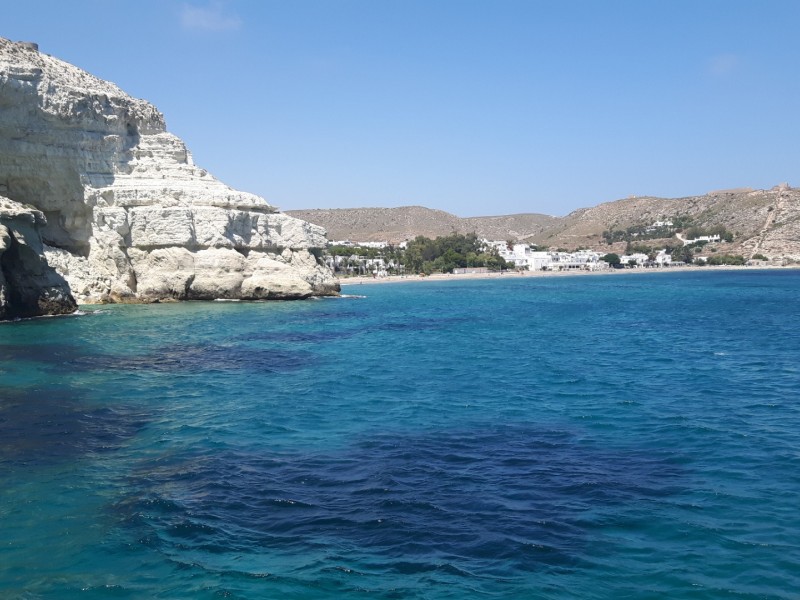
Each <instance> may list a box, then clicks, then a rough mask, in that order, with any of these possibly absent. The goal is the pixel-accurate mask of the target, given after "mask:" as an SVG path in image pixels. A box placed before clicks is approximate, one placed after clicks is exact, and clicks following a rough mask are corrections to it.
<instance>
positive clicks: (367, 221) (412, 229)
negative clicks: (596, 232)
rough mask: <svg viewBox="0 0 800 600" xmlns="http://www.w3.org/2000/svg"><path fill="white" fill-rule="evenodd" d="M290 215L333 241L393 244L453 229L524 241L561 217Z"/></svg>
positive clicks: (342, 211)
mask: <svg viewBox="0 0 800 600" xmlns="http://www.w3.org/2000/svg"><path fill="white" fill-rule="evenodd" d="M286 214H288V215H291V216H293V217H295V218H298V219H303V220H305V221H308V222H309V223H314V224H315V225H321V226H322V227H324V228H325V229H327V230H328V239H329V240H352V241H358V242H379V241H385V242H389V243H393V244H397V243H399V242H402V241H404V240H408V239H413V238H414V237H416V236H418V235H424V236H426V237H430V238H435V237H437V236H440V235H449V234H451V233H453V232H456V233H461V234H467V233H475V234H477V235H478V236H479V237H483V238H489V239H499V240H507V239H514V240H521V239H525V238H529V237H531V236H534V235H540V234H541V233H542V232H544V231H547V230H548V229H549V228H550V227H552V226H553V225H555V224H556V223H557V222H558V221H559V219H558V218H557V217H550V216H548V215H537V214H522V215H506V216H499V217H469V218H461V217H457V216H456V215H453V214H450V213H448V212H444V211H442V210H433V209H430V208H425V207H422V206H401V207H398V208H332V209H311V210H288V211H286Z"/></svg>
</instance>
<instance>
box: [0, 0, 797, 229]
mask: <svg viewBox="0 0 800 600" xmlns="http://www.w3.org/2000/svg"><path fill="white" fill-rule="evenodd" d="M0 14H1V15H2V18H0V36H2V37H5V38H9V39H12V40H17V41H33V42H37V43H38V44H39V48H40V51H42V52H45V53H47V54H51V55H53V56H56V57H58V58H61V59H63V60H66V61H67V62H70V63H72V64H74V65H77V66H79V67H81V68H82V69H84V70H86V71H89V72H90V73H92V74H94V75H97V76H99V77H102V78H103V79H108V80H110V81H113V82H114V83H116V84H117V85H119V86H120V87H121V88H122V89H123V90H125V91H126V92H128V93H129V94H131V95H133V96H136V97H139V98H144V99H146V100H148V101H150V102H152V103H153V104H155V105H156V107H158V109H159V110H160V111H161V112H162V113H164V115H165V117H166V121H167V128H168V129H169V131H171V132H173V133H175V134H176V135H178V136H180V137H181V138H183V139H184V141H185V142H186V143H187V145H188V147H189V150H190V151H191V152H192V154H193V157H194V160H195V162H196V163H197V164H198V165H200V166H202V167H203V168H205V169H207V170H209V171H210V172H211V173H213V174H214V175H215V176H216V177H217V178H219V179H221V180H222V181H224V182H225V183H227V184H228V185H231V186H233V187H235V188H237V189H241V190H245V191H249V192H253V193H256V194H258V195H260V196H263V197H264V198H265V199H266V200H267V201H268V202H270V203H271V204H274V205H276V206H278V207H280V208H281V209H283V210H292V209H301V208H346V207H364V206H385V207H392V206H406V205H422V206H427V207H429V208H437V209H441V210H445V211H448V212H451V213H454V214H456V215H459V216H462V217H466V216H480V215H499V214H512V213H527V212H533V213H545V214H551V215H558V216H560V215H565V214H567V213H569V212H571V211H573V210H575V209H577V208H581V207H587V206H594V205H596V204H599V203H601V202H606V201H610V200H617V199H620V198H626V197H628V196H631V195H639V196H645V195H649V196H661V197H683V196H690V195H698V194H704V193H706V192H709V191H712V190H718V189H728V188H737V187H753V188H759V189H766V188H770V187H772V186H774V185H777V184H779V183H782V182H789V183H790V184H796V185H800V177H797V173H798V167H800V110H798V106H800V77H799V76H798V74H799V73H800V44H798V42H797V24H798V23H800V1H797V0H592V1H590V0H519V1H518V0H279V1H273V0H187V1H179V0H135V1H134V0H70V1H69V2H65V1H63V0H26V1H25V2H20V1H19V0H0Z"/></svg>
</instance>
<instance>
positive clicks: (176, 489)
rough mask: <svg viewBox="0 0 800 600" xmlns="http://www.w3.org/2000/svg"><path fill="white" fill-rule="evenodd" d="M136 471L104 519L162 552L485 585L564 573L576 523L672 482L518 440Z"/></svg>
mask: <svg viewBox="0 0 800 600" xmlns="http://www.w3.org/2000/svg"><path fill="white" fill-rule="evenodd" d="M141 471H142V475H141V478H140V479H139V480H136V481H134V482H132V483H133V488H134V489H138V490H139V493H138V494H137V495H134V496H131V497H130V498H128V499H127V500H126V501H125V502H123V503H121V504H120V505H118V507H117V508H118V510H119V511H121V512H122V513H123V515H124V519H126V520H127V522H128V524H129V525H130V526H132V527H134V528H136V529H137V530H139V532H140V533H139V534H138V535H139V539H141V540H143V541H144V542H145V543H147V544H149V545H153V546H157V547H160V548H163V549H164V550H165V551H169V549H170V548H176V547H180V548H182V549H186V548H190V549H193V550H199V551H205V552H208V553H212V554H217V553H226V552H230V553H259V552H265V553H269V552H298V553H301V554H302V553H303V551H304V549H308V548H314V547H326V548H337V549H338V550H337V551H339V552H341V553H342V555H343V556H347V554H348V553H353V554H354V555H361V554H362V550H363V551H366V552H369V554H370V555H376V554H377V555H380V556H382V557H383V559H382V561H381V563H380V564H367V565H364V563H363V562H362V563H361V567H359V568H364V569H366V570H369V571H374V572H385V571H390V572H394V573H399V574H409V573H423V572H426V571H429V570H431V569H438V568H439V567H441V566H442V565H447V566H448V567H449V568H451V569H454V570H455V571H456V572H460V571H463V572H472V573H476V572H477V573H483V574H489V575H491V576H493V577H505V576H508V575H509V573H513V572H519V571H529V570H532V569H538V568H541V567H542V566H548V567H556V568H566V569H569V568H573V567H575V566H577V565H578V563H580V561H581V549H582V547H583V544H584V539H585V537H586V534H587V527H589V526H590V525H588V523H590V522H592V521H595V520H597V519H603V518H608V516H609V515H614V514H619V510H620V506H628V505H630V504H631V503H637V502H643V501H651V500H655V501H658V499H659V498H663V497H665V496H669V495H671V494H673V493H675V492H676V489H677V488H676V481H677V480H678V478H679V475H680V474H679V472H678V471H677V467H676V466H675V465H674V464H671V463H670V461H669V460H668V457H661V458H659V457H657V456H656V457H653V456H652V454H645V453H644V452H635V451H633V452H628V451H614V450H607V449H604V448H601V447H597V446H596V445H593V444H588V443H585V442H582V441H581V440H579V439H576V438H575V437H574V436H573V435H571V434H569V433H567V432H564V431H553V430H545V429H537V428H535V427H530V426H527V427H524V426H508V427H494V428H492V427H489V428H486V429H471V430H461V431H444V432H433V433H430V434H427V435H420V436H401V435H388V434H387V435H380V436H376V437H374V438H371V439H367V440H364V441H362V442H360V443H358V444H357V445H356V446H354V447H353V448H352V449H350V450H349V451H346V452H343V453H340V454H333V455H331V454H312V455H296V456H283V457H281V458H265V457H264V456H261V455H254V454H247V453H242V452H235V451H219V450H218V449H217V450H214V451H213V452H211V451H209V452H207V453H198V454H196V455H193V456H185V457H183V459H179V458H176V457H172V458H170V459H161V460H159V461H158V462H155V463H152V464H147V465H144V466H143V467H142V469H141ZM588 514H591V515H592V516H591V517H587V516H586V515H588ZM339 558H340V560H341V561H346V560H348V559H342V558H341V557H339ZM332 560H333V559H332ZM352 560H358V559H357V558H352ZM436 565H438V567H437V566H436Z"/></svg>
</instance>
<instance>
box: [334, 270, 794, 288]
mask: <svg viewBox="0 0 800 600" xmlns="http://www.w3.org/2000/svg"><path fill="white" fill-rule="evenodd" d="M798 268H800V265H793V266H786V267H769V266H766V267H765V266H758V267H748V266H746V265H719V266H703V267H693V266H683V267H661V268H638V269H603V270H602V271H585V270H573V271H516V272H512V273H508V272H506V273H500V272H490V273H463V274H457V275H456V274H453V273H435V274H433V275H427V276H424V277H423V276H421V275H389V276H387V277H365V276H359V277H337V278H336V280H337V281H338V282H339V285H340V286H342V287H344V286H348V285H363V284H373V283H378V284H385V283H409V282H425V281H457V280H468V279H518V278H520V277H574V276H589V275H600V276H618V275H634V274H642V275H643V274H653V273H687V272H689V273H704V272H718V271H765V270H768V271H772V270H776V269H780V270H784V269H798Z"/></svg>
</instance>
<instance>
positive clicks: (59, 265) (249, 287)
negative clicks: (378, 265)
mask: <svg viewBox="0 0 800 600" xmlns="http://www.w3.org/2000/svg"><path fill="white" fill-rule="evenodd" d="M0 193H2V194H5V195H6V196H7V197H9V198H11V199H13V200H15V201H17V202H21V203H24V204H26V205H30V206H33V207H35V208H36V209H38V210H39V211H41V213H42V214H43V216H44V220H43V221H42V229H41V235H42V239H43V241H44V252H45V255H46V257H47V260H48V262H49V263H50V265H52V266H53V267H54V268H55V269H56V270H57V271H58V272H59V273H60V274H61V275H63V277H64V278H65V279H66V280H67V281H68V282H69V285H70V287H71V289H72V291H73V293H74V294H75V295H76V296H77V297H78V299H79V300H82V301H87V302H92V301H115V302H137V301H154V300H162V299H179V300H182V299H214V298H231V299H234V298H241V299H265V298H276V299H290V298H305V297H308V296H311V295H330V294H335V293H337V292H338V284H337V283H336V282H335V279H334V278H333V275H332V273H331V272H330V271H329V270H328V269H327V268H325V267H324V266H322V264H321V263H320V262H319V261H318V260H317V258H316V256H317V255H318V254H319V253H318V251H317V249H318V248H322V247H324V246H325V243H326V240H325V231H324V230H323V229H322V228H321V227H318V226H315V225H311V224H309V223H306V222H303V221H301V220H299V219H295V218H292V217H289V216H287V215H285V214H281V213H279V212H277V210H276V209H275V208H274V207H272V206H270V205H269V204H267V202H266V201H265V200H263V199H262V198H260V197H258V196H255V195H253V194H248V193H245V192H239V191H236V190H233V189H231V188H230V187H228V186H226V185H225V184H223V183H222V182H220V181H218V180H217V179H215V178H214V177H213V176H212V175H211V174H209V173H208V172H207V171H205V170H204V169H201V168H200V167H198V166H196V165H195V164H194V162H193V161H192V157H191V154H190V153H189V152H188V150H187V148H186V146H185V145H184V143H183V142H182V141H181V140H180V139H179V138H177V137H176V136H174V135H172V134H170V133H168V132H167V131H166V126H165V122H164V118H163V116H162V115H161V113H159V112H158V110H156V108H155V107H154V106H153V105H151V104H150V103H148V102H146V101H144V100H138V99H135V98H132V97H130V96H128V95H127V94H125V93H124V92H123V91H122V90H120V89H119V88H118V87H117V86H116V85H114V84H112V83H110V82H107V81H103V80H101V79H98V78H96V77H93V76H92V75H89V74H88V73H86V72H84V71H82V70H80V69H78V68H77V67H74V66H73V65H70V64H68V63H65V62H63V61H61V60H58V59H56V58H53V57H51V56H48V55H46V54H42V53H40V52H38V50H37V49H36V47H35V46H34V45H31V44H21V43H14V42H10V41H8V40H5V39H2V38H0Z"/></svg>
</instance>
